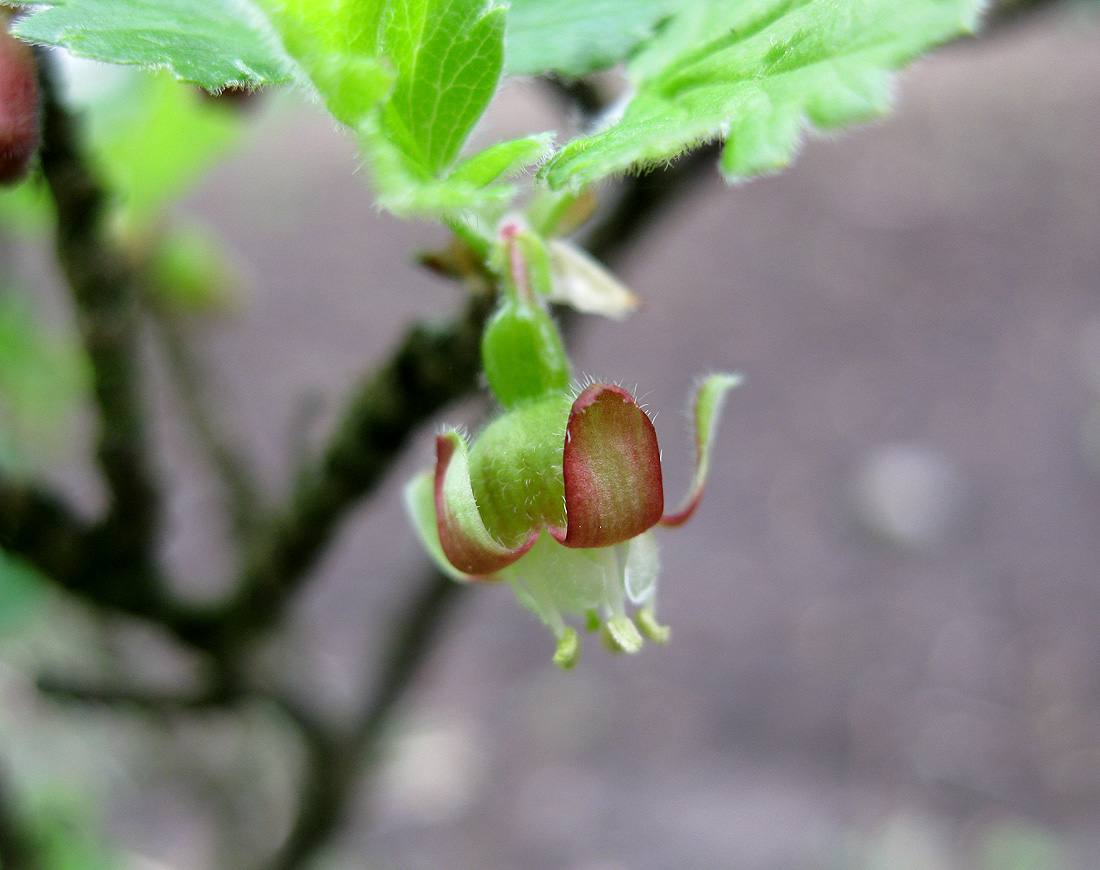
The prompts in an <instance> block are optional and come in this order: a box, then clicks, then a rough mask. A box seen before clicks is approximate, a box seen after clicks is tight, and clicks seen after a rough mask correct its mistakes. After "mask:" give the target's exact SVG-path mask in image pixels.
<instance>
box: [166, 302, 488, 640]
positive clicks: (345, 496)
mask: <svg viewBox="0 0 1100 870" xmlns="http://www.w3.org/2000/svg"><path fill="white" fill-rule="evenodd" d="M491 304H492V302H491V299H490V298H488V297H486V296H480V295H478V296H475V297H473V298H472V299H471V300H470V301H469V303H468V305H467V307H466V310H465V311H464V312H463V313H462V315H461V316H460V317H459V318H457V319H456V320H455V321H453V322H451V323H449V324H445V325H443V326H439V327H429V326H417V327H415V328H413V329H412V330H410V331H409V333H408V334H407V335H406V336H405V337H404V339H403V340H402V342H401V343H400V345H399V346H398V348H397V349H396V351H395V352H394V354H393V356H392V357H391V359H390V361H389V362H388V363H386V364H385V365H383V366H382V367H381V369H379V370H378V371H376V372H375V373H374V374H372V375H371V376H369V377H367V378H365V379H364V380H363V382H362V383H361V384H360V385H359V387H358V388H356V389H355V390H354V391H353V394H352V396H351V399H350V400H349V402H348V406H347V410H346V411H345V413H344V416H343V420H342V422H341V423H340V424H339V425H338V427H337V428H336V430H335V432H334V434H333V436H332V439H331V440H330V441H329V443H328V445H327V446H326V447H325V449H324V450H323V452H322V453H321V455H320V458H319V459H318V460H317V461H316V462H314V463H311V465H310V466H309V467H307V468H306V469H305V470H304V471H303V472H302V473H301V474H300V475H299V480H300V481H301V482H300V484H299V487H298V489H297V490H296V491H295V492H294V494H293V495H292V497H291V499H290V502H289V504H287V505H286V507H285V508H284V509H283V510H282V512H281V513H279V514H278V515H277V517H276V519H275V520H274V522H273V523H272V524H271V525H270V526H269V528H268V530H267V531H266V533H265V534H263V535H262V536H261V537H260V538H259V540H258V543H257V544H256V546H254V547H253V548H252V550H251V551H250V552H249V553H248V554H247V557H246V561H245V565H244V567H243V569H242V571H241V575H240V576H241V580H240V584H239V589H238V592H237V594H236V595H235V597H234V598H233V599H232V600H231V601H230V602H229V603H228V604H227V605H218V606H216V607H214V608H213V609H211V610H208V611H207V612H205V613H199V614H195V617H194V619H193V620H192V621H191V622H190V624H188V625H181V626H180V630H181V631H182V634H183V635H184V636H185V637H187V638H188V639H189V640H191V641H193V642H194V643H196V644H197V645H199V646H202V647H204V648H207V649H211V650H215V651H219V655H220V654H222V653H223V652H224V651H227V650H231V649H235V648H239V647H240V646H241V645H242V644H245V643H248V642H249V641H251V640H252V639H253V638H254V637H256V636H257V635H258V634H260V633H261V632H263V631H265V630H267V629H269V628H270V627H271V626H273V625H275V624H276V623H277V622H278V621H279V619H280V618H281V617H282V615H283V613H284V612H285V610H286V608H287V606H288V605H289V603H290V602H291V600H292V599H293V597H294V595H295V594H296V593H297V592H298V591H299V590H300V589H301V588H302V586H303V584H304V583H305V581H306V579H307V577H308V576H309V573H308V572H309V571H310V570H311V569H312V568H313V566H314V564H315V563H316V560H317V557H318V554H319V553H320V551H321V549H322V548H323V546H324V545H325V544H326V543H327V542H328V540H329V539H330V537H331V535H332V533H333V530H334V529H335V527H336V525H337V524H338V523H339V522H340V521H341V520H342V519H343V518H344V517H345V516H346V515H347V514H348V512H349V511H350V509H351V508H352V507H354V506H355V505H356V504H357V503H358V502H359V501H360V500H361V499H362V498H363V497H365V496H366V495H368V494H369V493H370V492H371V491H372V490H373V489H374V487H376V486H377V485H378V484H379V483H380V482H381V480H382V479H383V476H384V475H385V473H386V471H387V470H388V469H389V468H390V466H391V464H392V462H393V461H394V459H395V458H396V457H397V456H398V455H399V453H400V452H401V450H402V449H403V448H404V446H405V444H406V443H407V442H408V439H409V437H410V436H411V435H412V433H413V432H414V431H415V430H416V428H417V427H418V426H420V425H423V424H424V423H425V422H427V421H428V420H429V419H430V418H431V417H432V415H433V414H435V413H436V412H437V411H438V410H439V409H441V408H442V407H444V406H445V405H447V404H449V403H450V402H453V401H455V400H457V399H459V398H461V397H462V396H464V395H466V394H468V393H470V392H472V390H473V389H474V387H475V386H476V384H477V374H478V371H479V370H480V357H479V352H478V351H479V345H480V338H481V327H482V324H483V323H484V320H485V317H486V316H487V314H488V311H489V308H490V306H491Z"/></svg>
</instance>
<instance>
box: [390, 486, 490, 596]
mask: <svg viewBox="0 0 1100 870" xmlns="http://www.w3.org/2000/svg"><path fill="white" fill-rule="evenodd" d="M405 510H406V511H407V512H408V515H409V519H411V520H412V524H413V529H415V531H416V536H417V537H418V538H419V539H420V543H421V544H422V545H423V546H424V549H425V550H427V551H428V555H429V556H430V557H431V559H432V562H434V563H435V566H436V567H437V568H439V570H440V571H442V572H443V573H444V574H446V575H447V576H448V577H450V578H451V579H452V580H477V579H485V578H478V577H471V576H470V575H469V574H464V573H463V572H462V571H459V570H458V569H457V568H456V567H455V566H454V565H452V564H451V563H450V561H449V560H448V559H447V555H446V554H445V553H444V552H443V545H442V544H440V542H439V524H438V523H437V522H436V519H435V472H434V471H433V470H432V469H430V468H429V469H426V470H425V471H423V472H421V473H420V474H418V475H417V476H416V477H414V478H413V479H412V480H410V481H409V482H408V484H407V485H406V486H405Z"/></svg>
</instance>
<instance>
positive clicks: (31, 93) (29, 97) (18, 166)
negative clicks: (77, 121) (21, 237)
mask: <svg viewBox="0 0 1100 870" xmlns="http://www.w3.org/2000/svg"><path fill="white" fill-rule="evenodd" d="M6 17H7V13H6V12H5V11H4V10H0V184H5V185H7V184H16V183H18V182H20V181H22V180H23V178H24V177H25V176H26V174H27V170H28V168H29V167H30V162H31V158H32V157H33V156H34V152H35V151H36V150H38V144H39V139H40V133H39V114H38V69H37V64H36V63H35V58H34V52H33V51H32V50H31V47H30V46H29V45H27V44H26V43H25V42H20V41H19V40H18V39H16V38H15V37H14V36H12V35H11V34H10V33H8V31H7V28H6V27H4V26H2V25H3V24H4V23H6V22H4V21H3V19H4V18H6Z"/></svg>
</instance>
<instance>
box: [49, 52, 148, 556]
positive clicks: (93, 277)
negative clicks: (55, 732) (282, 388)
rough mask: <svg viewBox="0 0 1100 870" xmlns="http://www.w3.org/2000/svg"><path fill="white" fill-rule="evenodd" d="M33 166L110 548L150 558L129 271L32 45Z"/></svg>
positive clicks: (93, 181)
mask: <svg viewBox="0 0 1100 870" xmlns="http://www.w3.org/2000/svg"><path fill="white" fill-rule="evenodd" d="M37 56H38V64H39V70H40V78H41V85H42V150H41V161H42V171H43V174H44V175H45V178H46V183H47V186H48V187H49V190H50V195H51V196H52V198H53V201H54V204H55V206H56V210H57V234H56V246H57V257H58V262H59V263H60V265H61V268H62V270H63V272H64V274H65V277H66V279H67V281H68V284H69V288H70V290H71V292H72V297H73V301H74V303H75V305H76V309H77V315H78V316H77V322H78V324H79V326H80V331H81V335H82V338H83V340H84V347H85V350H86V351H87V354H88V358H89V360H90V362H91V367H92V387H93V394H94V396H95V400H96V404H97V406H98V409H99V416H100V426H101V430H100V436H99V444H98V450H97V456H98V459H99V464H100V467H101V469H102V471H103V475H104V477H105V479H106V481H107V486H108V490H109V492H110V495H111V511H110V514H109V518H108V524H109V525H110V526H111V534H112V535H113V536H114V538H115V540H116V545H117V546H118V547H119V548H120V549H125V550H127V551H129V552H132V554H133V555H132V558H133V559H135V560H140V561H150V560H151V559H152V554H153V546H154V530H155V523H156V518H157V508H158V499H157V495H156V492H155V488H154V484H153V479H152V476H151V474H150V472H149V469H148V467H147V455H146V431H145V421H144V417H143V409H142V404H141V394H140V391H141V374H140V368H141V359H140V347H139V343H138V319H137V303H136V294H135V292H134V287H133V274H132V271H131V269H130V266H129V264H128V263H127V261H126V258H125V257H124V256H123V255H122V253H121V252H120V251H118V250H117V248H116V246H115V244H114V242H113V240H112V239H111V237H110V235H109V233H108V231H107V228H106V226H105V217H106V208H105V203H106V195H105V193H104V191H103V190H102V188H101V187H100V185H99V182H98V180H97V179H96V177H95V175H94V174H93V172H92V170H91V168H90V167H89V165H88V164H87V162H86V161H85V160H84V157H83V154H82V152H81V148H80V145H79V142H78V138H79V137H78V134H77V129H76V124H75V122H74V120H73V118H72V116H71V115H70V114H69V113H68V111H67V110H66V109H65V108H64V106H62V105H61V103H60V102H59V101H58V99H57V94H56V88H55V85H54V80H53V75H52V73H51V58H50V56H49V55H48V54H47V53H46V52H45V51H38V52H37Z"/></svg>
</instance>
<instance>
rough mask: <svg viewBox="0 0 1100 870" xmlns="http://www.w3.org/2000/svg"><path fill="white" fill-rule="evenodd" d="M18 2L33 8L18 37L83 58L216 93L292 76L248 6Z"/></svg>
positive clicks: (201, 1) (189, 0)
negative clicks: (165, 75) (166, 75)
mask: <svg viewBox="0 0 1100 870" xmlns="http://www.w3.org/2000/svg"><path fill="white" fill-rule="evenodd" d="M17 2H18V3H20V4H22V5H27V6H32V7H35V8H33V9H32V10H31V12H30V13H29V14H28V15H27V16H26V17H24V18H22V19H21V20H20V21H18V22H17V23H16V25H15V27H14V29H13V30H14V33H15V35H16V36H19V37H21V38H22V39H25V40H27V41H29V42H40V43H45V44H47V45H57V46H61V47H63V48H66V49H68V50H69V51H70V52H72V53H73V54H75V55H78V56H80V57H89V58H93V59H94V60H102V61H107V62H109V63H123V64H137V65H139V66H145V67H151V68H166V69H168V70H169V71H171V73H172V74H173V75H174V76H175V77H176V78H178V79H182V80H183V81H187V82H193V83H194V84H197V85H200V86H202V87H204V88H207V89H208V90H212V91H217V90H220V89H221V88H223V87H225V86H227V85H235V86H245V87H255V86H258V85H265V84H272V83H275V82H284V81H287V80H288V79H289V78H290V71H289V66H288V60H287V57H286V55H285V53H284V52H283V51H282V50H281V49H280V47H279V46H278V43H277V42H276V41H275V40H273V39H272V38H271V33H270V32H269V31H268V29H267V28H266V26H265V24H266V22H264V20H263V18H262V17H261V16H259V15H256V14H253V11H254V10H253V9H252V7H251V6H250V5H248V4H247V2H239V3H231V2H228V0H48V2H46V3H44V4H39V3H37V2H31V0H17ZM40 5H41V6H45V7H46V8H38V7H39V6H40Z"/></svg>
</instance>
